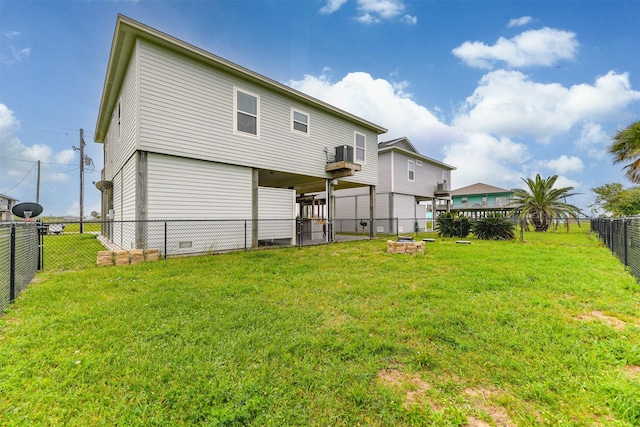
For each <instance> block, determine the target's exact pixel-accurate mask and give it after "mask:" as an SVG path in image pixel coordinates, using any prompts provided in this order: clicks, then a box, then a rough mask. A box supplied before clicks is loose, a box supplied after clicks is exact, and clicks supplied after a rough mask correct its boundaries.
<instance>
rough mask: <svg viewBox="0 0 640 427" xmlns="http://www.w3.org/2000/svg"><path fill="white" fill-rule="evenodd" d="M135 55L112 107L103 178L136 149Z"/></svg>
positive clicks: (115, 171) (112, 174) (136, 99)
mask: <svg viewBox="0 0 640 427" xmlns="http://www.w3.org/2000/svg"><path fill="white" fill-rule="evenodd" d="M137 64H138V60H137V55H135V54H134V55H132V57H131V61H130V63H129V68H127V71H126V76H125V78H124V82H123V84H122V89H121V91H120V96H119V97H118V101H117V102H116V104H115V105H114V109H113V112H112V114H111V122H110V123H109V129H108V131H107V136H106V137H105V150H106V151H107V153H106V156H107V157H108V161H107V159H105V164H104V167H105V178H106V179H108V180H111V178H112V177H113V176H114V175H115V174H116V173H118V171H119V170H120V169H121V168H122V167H123V166H124V163H125V162H126V161H127V160H128V159H129V158H130V157H131V155H133V153H134V152H135V149H136V140H137V120H138V104H137V102H138V95H137V88H138V86H137V83H138V79H137Z"/></svg>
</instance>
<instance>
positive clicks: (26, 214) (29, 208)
mask: <svg viewBox="0 0 640 427" xmlns="http://www.w3.org/2000/svg"><path fill="white" fill-rule="evenodd" d="M11 212H12V213H13V214H14V215H15V216H19V217H20V218H25V219H27V218H35V217H37V216H38V215H40V214H41V213H42V206H40V205H39V204H37V203H33V202H23V203H18V204H17V205H15V206H14V207H13V208H12V209H11Z"/></svg>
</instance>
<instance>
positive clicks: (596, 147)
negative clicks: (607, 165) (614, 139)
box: [575, 122, 611, 160]
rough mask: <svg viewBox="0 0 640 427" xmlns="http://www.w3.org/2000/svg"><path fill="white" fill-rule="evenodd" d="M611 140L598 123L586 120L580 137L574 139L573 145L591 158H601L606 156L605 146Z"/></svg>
mask: <svg viewBox="0 0 640 427" xmlns="http://www.w3.org/2000/svg"><path fill="white" fill-rule="evenodd" d="M610 142H611V138H610V136H609V135H608V134H607V133H606V132H605V131H604V130H603V129H602V125H600V124H598V123H593V122H588V123H585V125H584V126H583V127H582V132H581V133H580V138H579V139H577V140H576V141H575V146H576V147H578V148H579V149H581V150H582V151H586V153H587V155H588V156H589V157H591V158H594V159H598V160H602V159H604V158H606V157H607V155H608V153H607V149H606V147H607V146H608V145H609V143H610Z"/></svg>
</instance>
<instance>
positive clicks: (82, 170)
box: [80, 129, 84, 234]
mask: <svg viewBox="0 0 640 427" xmlns="http://www.w3.org/2000/svg"><path fill="white" fill-rule="evenodd" d="M83 199H84V129H80V234H82V233H84V222H83V219H84V212H83V203H84V200H83Z"/></svg>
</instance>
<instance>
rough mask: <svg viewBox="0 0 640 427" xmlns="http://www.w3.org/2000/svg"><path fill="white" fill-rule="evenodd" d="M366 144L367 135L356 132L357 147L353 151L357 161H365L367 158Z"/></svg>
mask: <svg viewBox="0 0 640 427" xmlns="http://www.w3.org/2000/svg"><path fill="white" fill-rule="evenodd" d="M366 146H367V137H366V136H365V135H364V134H362V133H358V132H355V147H354V150H353V151H354V153H355V156H354V157H355V159H354V160H355V162H356V163H364V160H365V158H366V157H365V154H366Z"/></svg>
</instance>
